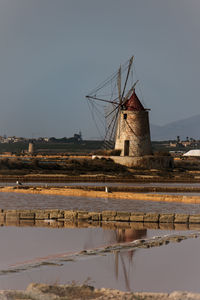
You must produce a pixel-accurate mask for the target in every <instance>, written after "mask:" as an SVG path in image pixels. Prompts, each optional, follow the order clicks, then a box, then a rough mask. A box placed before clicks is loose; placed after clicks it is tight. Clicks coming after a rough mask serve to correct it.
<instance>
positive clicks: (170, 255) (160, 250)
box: [0, 227, 200, 292]
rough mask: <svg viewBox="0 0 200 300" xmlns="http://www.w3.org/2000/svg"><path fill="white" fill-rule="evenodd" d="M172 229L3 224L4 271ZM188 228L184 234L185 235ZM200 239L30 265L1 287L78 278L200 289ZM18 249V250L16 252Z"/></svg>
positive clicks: (0, 265) (146, 287) (144, 287)
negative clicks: (4, 225) (75, 227)
mask: <svg viewBox="0 0 200 300" xmlns="http://www.w3.org/2000/svg"><path fill="white" fill-rule="evenodd" d="M170 233H176V234H178V233H179V234H183V232H177V231H176V232H175V231H161V230H149V229H147V230H146V229H143V230H134V229H131V230H130V229H129V230H122V229H121V230H103V229H102V228H90V229H86V228H81V229H70V228H64V229H49V228H35V227H25V228H20V227H2V228H0V239H1V252H0V270H2V269H3V270H6V269H8V268H9V267H11V268H12V266H13V265H14V266H15V265H16V264H18V266H21V265H24V264H26V262H27V261H32V262H33V263H34V262H35V263H36V262H37V261H38V260H39V259H41V258H44V257H45V258H48V257H51V256H52V255H55V256H56V255H59V254H60V253H74V252H75V251H81V250H84V249H91V248H94V247H100V246H106V245H111V244H113V243H116V242H125V241H133V240H136V239H139V238H149V237H152V236H158V235H159V236H160V235H165V234H170ZM185 233H186V232H184V234H185ZM199 247H200V239H199V238H198V239H189V240H185V241H182V242H181V243H173V244H168V245H165V246H161V247H155V248H150V249H137V250H134V251H133V250H132V251H119V252H116V251H115V252H113V253H109V254H105V255H98V256H90V257H88V256H86V257H82V258H79V259H77V260H76V261H68V262H64V263H63V265H61V266H57V265H54V266H53V265H49V266H42V267H39V268H30V269H28V270H25V271H21V272H17V273H9V274H7V275H1V276H0V289H24V288H26V286H27V285H28V284H29V283H30V282H42V283H48V284H54V283H58V284H66V283H71V282H72V281H76V282H77V283H83V282H84V281H85V280H86V279H88V278H90V280H89V283H91V284H92V285H94V286H95V287H99V288H100V287H108V288H117V289H120V290H126V291H128V290H131V291H162V292H169V291H173V290H188V291H193V292H200V286H199V276H200V260H199ZM13 249H14V250H13Z"/></svg>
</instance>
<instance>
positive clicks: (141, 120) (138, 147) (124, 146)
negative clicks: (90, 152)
mask: <svg viewBox="0 0 200 300" xmlns="http://www.w3.org/2000/svg"><path fill="white" fill-rule="evenodd" d="M115 149H119V150H121V156H134V157H135V156H143V155H150V154H152V149H151V139H150V129H149V115H148V109H145V108H144V106H143V105H142V104H141V102H140V100H139V99H138V97H137V95H136V93H135V89H133V91H132V93H131V96H130V97H128V98H127V100H126V101H123V105H122V106H121V109H120V112H119V117H118V124H117V130H116V141H115Z"/></svg>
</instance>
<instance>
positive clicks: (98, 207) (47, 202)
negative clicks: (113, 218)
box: [0, 193, 200, 214]
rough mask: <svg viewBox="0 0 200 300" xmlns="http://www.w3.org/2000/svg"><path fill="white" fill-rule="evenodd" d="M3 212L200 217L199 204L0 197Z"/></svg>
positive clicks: (36, 195) (15, 195)
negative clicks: (91, 212)
mask: <svg viewBox="0 0 200 300" xmlns="http://www.w3.org/2000/svg"><path fill="white" fill-rule="evenodd" d="M0 208H1V209H66V210H73V209H74V210H86V211H102V210H116V211H135V212H158V213H170V212H174V213H188V214H199V213H200V204H183V203H172V202H153V201H143V200H127V199H111V198H84V197H67V196H60V195H59V196H58V195H41V194H40V195H39V194H20V193H19V194H18V193H0Z"/></svg>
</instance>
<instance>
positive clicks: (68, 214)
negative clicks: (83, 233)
mask: <svg viewBox="0 0 200 300" xmlns="http://www.w3.org/2000/svg"><path fill="white" fill-rule="evenodd" d="M77 215H78V213H77V212H76V211H73V210H65V211H64V218H65V219H66V220H76V219H77Z"/></svg>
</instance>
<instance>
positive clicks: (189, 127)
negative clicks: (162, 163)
mask: <svg viewBox="0 0 200 300" xmlns="http://www.w3.org/2000/svg"><path fill="white" fill-rule="evenodd" d="M150 128H151V139H152V141H159V140H160V141H163V140H175V139H176V137H177V136H178V135H179V136H180V138H181V139H182V140H185V139H186V137H187V136H188V137H189V138H194V139H200V115H196V116H193V117H190V118H187V119H182V120H179V121H175V122H172V123H169V124H166V125H164V126H157V125H154V124H150Z"/></svg>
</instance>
